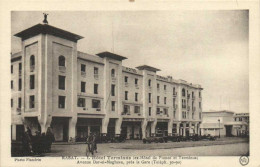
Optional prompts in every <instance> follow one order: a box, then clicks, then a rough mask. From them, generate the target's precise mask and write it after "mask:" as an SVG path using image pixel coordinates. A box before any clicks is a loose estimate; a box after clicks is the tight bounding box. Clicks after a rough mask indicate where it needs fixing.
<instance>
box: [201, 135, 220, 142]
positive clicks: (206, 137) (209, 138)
mask: <svg viewBox="0 0 260 167" xmlns="http://www.w3.org/2000/svg"><path fill="white" fill-rule="evenodd" d="M201 140H210V141H213V140H216V137H215V136H211V135H210V134H208V135H203V136H201Z"/></svg>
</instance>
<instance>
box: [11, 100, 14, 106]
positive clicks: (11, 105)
mask: <svg viewBox="0 0 260 167" xmlns="http://www.w3.org/2000/svg"><path fill="white" fill-rule="evenodd" d="M13 105H14V104H13V99H11V107H12V108H13Z"/></svg>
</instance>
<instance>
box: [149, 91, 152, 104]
mask: <svg viewBox="0 0 260 167" xmlns="http://www.w3.org/2000/svg"><path fill="white" fill-rule="evenodd" d="M148 101H149V103H151V102H152V93H149V94H148Z"/></svg>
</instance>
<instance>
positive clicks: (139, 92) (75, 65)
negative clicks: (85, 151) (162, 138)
mask: <svg viewBox="0 0 260 167" xmlns="http://www.w3.org/2000/svg"><path fill="white" fill-rule="evenodd" d="M15 36H16V37H20V38H21V45H22V51H21V52H19V53H16V54H13V55H12V56H11V73H12V81H11V85H12V99H11V105H12V139H13V140H15V139H19V136H20V134H21V133H23V131H24V128H26V127H30V128H31V130H32V132H33V133H34V132H35V131H36V130H40V131H41V132H45V131H46V129H47V128H48V127H51V128H52V129H53V132H54V135H55V138H56V141H68V140H69V139H74V138H75V137H77V138H78V139H80V138H84V137H87V136H88V135H89V133H90V132H98V133H104V134H125V135H126V136H127V139H131V138H144V137H146V136H150V135H151V134H154V133H157V134H161V135H172V134H173V133H174V134H180V135H184V136H185V135H188V134H190V133H198V129H199V125H200V122H201V111H202V88H201V86H200V85H194V84H191V83H188V82H186V81H184V80H175V79H173V78H172V77H170V76H168V77H163V76H159V75H157V74H156V72H157V71H159V69H157V68H154V67H150V66H147V65H143V66H138V67H136V69H133V68H128V67H124V66H122V61H123V60H125V59H127V58H126V57H123V56H120V55H116V54H114V53H110V52H102V53H99V54H97V55H90V54H87V53H82V52H79V51H77V41H78V40H80V39H82V38H83V37H81V36H79V35H76V34H73V33H71V32H68V31H64V30H62V29H59V28H56V27H53V26H50V25H48V24H37V25H35V26H33V27H30V28H28V29H26V30H23V31H21V32H19V33H17V34H15Z"/></svg>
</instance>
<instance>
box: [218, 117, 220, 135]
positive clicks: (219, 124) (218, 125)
mask: <svg viewBox="0 0 260 167" xmlns="http://www.w3.org/2000/svg"><path fill="white" fill-rule="evenodd" d="M218 127H219V134H218V137H219V138H220V119H218Z"/></svg>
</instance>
